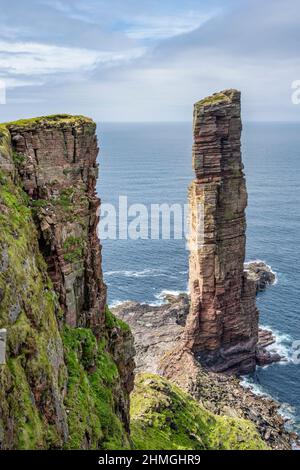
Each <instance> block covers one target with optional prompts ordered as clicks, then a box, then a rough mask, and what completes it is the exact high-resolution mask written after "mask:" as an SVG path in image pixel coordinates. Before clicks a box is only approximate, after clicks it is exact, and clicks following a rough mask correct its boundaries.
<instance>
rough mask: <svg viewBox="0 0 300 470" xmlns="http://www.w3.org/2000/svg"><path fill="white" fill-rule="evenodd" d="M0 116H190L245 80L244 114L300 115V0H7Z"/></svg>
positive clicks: (1, 30) (2, 7)
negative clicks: (296, 91) (299, 96)
mask: <svg viewBox="0 0 300 470" xmlns="http://www.w3.org/2000/svg"><path fill="white" fill-rule="evenodd" d="M0 13H1V16H0V80H2V81H4V82H5V83H6V87H7V103H6V104H5V105H0V113H1V119H0V120H1V121H5V120H10V119H15V118H19V117H26V116H34V115H43V114H52V113H57V112H67V113H75V114H86V115H89V116H92V117H93V118H94V119H95V120H97V121H170V120H171V121H187V120H190V119H191V116H192V105H193V103H194V102H195V101H197V100H198V99H200V98H202V97H204V96H206V95H208V94H210V93H212V92H215V91H219V90H222V89H224V88H228V87H230V88H231V87H235V88H239V89H241V91H242V93H243V113H244V119H245V120H277V121H281V120H294V121H298V120H300V105H299V106H296V105H294V104H292V101H291V94H292V89H291V85H292V82H293V81H294V80H300V54H299V44H300V28H299V24H300V5H299V0H264V1H262V0H222V1H220V0H184V1H182V0H181V1H179V0H172V1H171V0H160V1H158V0H139V1H138V0H53V1H51V0H26V2H25V1H20V0H0Z"/></svg>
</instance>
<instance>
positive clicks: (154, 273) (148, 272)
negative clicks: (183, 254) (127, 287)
mask: <svg viewBox="0 0 300 470" xmlns="http://www.w3.org/2000/svg"><path fill="white" fill-rule="evenodd" d="M104 276H124V277H168V276H169V274H167V273H165V272H163V271H162V270H160V269H143V270H141V271H126V270H124V271H106V272H105V273H104Z"/></svg>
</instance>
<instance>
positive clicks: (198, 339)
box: [185, 90, 258, 373]
mask: <svg viewBox="0 0 300 470" xmlns="http://www.w3.org/2000/svg"><path fill="white" fill-rule="evenodd" d="M240 108H241V103H240V93H239V92H238V91H236V90H226V91H224V92H222V93H218V94H215V95H213V96H211V97H209V98H206V99H204V100H202V101H200V102H198V103H196V104H195V107H194V126H193V127H194V146H193V167H194V170H195V175H196V179H195V180H194V181H193V182H192V184H191V187H190V191H189V204H190V220H191V234H190V263H189V285H190V293H191V309H190V314H189V316H188V319H187V323H186V332H185V341H186V346H187V347H188V348H190V349H191V350H192V351H193V352H194V354H195V355H196V357H197V358H198V360H199V361H200V362H201V363H202V364H204V365H205V366H206V367H209V368H211V369H212V370H214V371H219V372H225V371H226V372H231V373H235V372H249V371H252V370H254V368H255V365H256V358H255V355H256V345H257V341H258V311H257V309H256V305H255V283H254V282H253V280H252V279H251V278H250V277H249V276H248V275H247V273H245V272H244V261H245V243H246V237H245V231H246V219H245V208H246V205H247V191H246V183H245V177H244V173H243V164H242V159H241V150H240V148H241V129H242V124H241V109H240Z"/></svg>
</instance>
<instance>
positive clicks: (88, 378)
mask: <svg viewBox="0 0 300 470" xmlns="http://www.w3.org/2000/svg"><path fill="white" fill-rule="evenodd" d="M63 343H64V347H65V352H66V364H67V368H68V386H67V395H66V399H65V405H66V408H67V413H68V423H69V433H70V438H69V440H68V442H67V443H66V445H65V448H67V449H82V448H89V449H127V448H129V447H130V445H129V441H128V437H127V435H126V432H125V431H124V427H123V424H122V422H121V420H120V419H119V418H118V417H117V415H116V413H115V410H114V399H113V394H114V390H115V388H117V386H118V378H119V373H118V368H117V366H116V364H115V362H114V361H113V359H112V357H111V355H110V354H109V353H108V352H107V350H106V343H107V340H106V339H103V340H102V341H100V342H99V343H98V342H97V340H96V338H95V336H94V335H93V333H92V331H91V330H90V329H88V328H76V329H72V328H70V327H67V326H66V327H65V328H64V332H63Z"/></svg>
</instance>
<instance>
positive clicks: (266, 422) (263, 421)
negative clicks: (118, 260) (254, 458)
mask: <svg viewBox="0 0 300 470" xmlns="http://www.w3.org/2000/svg"><path fill="white" fill-rule="evenodd" d="M167 301H168V302H167V303H166V304H165V305H161V306H150V305H145V304H139V303H137V302H126V303H124V304H122V305H120V306H118V307H115V308H113V309H112V311H113V312H114V313H115V315H117V316H118V317H119V318H122V320H124V321H126V322H127V323H128V324H129V325H130V327H131V330H132V332H133V334H134V338H135V349H136V357H135V360H136V366H137V371H138V372H151V373H155V374H160V375H163V376H165V377H166V378H167V379H168V380H170V381H172V382H174V383H176V384H177V385H178V386H179V387H181V388H182V389H183V390H185V391H187V392H189V393H190V394H191V395H192V396H193V397H195V398H196V399H197V400H198V401H200V402H201V404H202V405H203V406H204V407H205V408H206V409H208V410H210V411H212V412H213V413H215V414H218V415H225V416H230V417H232V418H234V417H235V418H245V419H249V420H250V421H252V422H253V423H254V424H255V426H256V427H257V429H258V431H259V433H260V435H261V437H262V438H263V439H264V440H265V441H266V443H267V444H268V445H269V446H271V447H272V448H273V449H290V448H291V446H292V442H293V440H294V439H296V436H294V435H293V434H290V433H289V432H287V431H286V430H285V424H286V420H285V419H284V418H283V417H282V416H281V415H280V413H279V408H280V404H279V403H278V402H276V401H274V400H272V399H270V398H268V397H261V396H257V395H255V394H254V393H253V392H252V391H251V390H250V389H245V388H244V387H243V386H242V385H241V383H240V380H239V379H238V378H236V377H233V376H230V375H227V374H226V375H225V374H221V373H214V372H212V371H209V370H207V369H204V367H203V366H201V364H200V363H199V362H198V361H197V360H195V357H194V355H193V353H192V352H191V351H190V350H189V349H188V348H185V347H182V344H183V337H184V332H185V319H186V317H187V315H188V312H189V297H188V296H187V294H181V295H180V296H178V297H177V296H168V299H167ZM259 336H260V338H261V339H260V340H261V344H262V347H264V348H265V347H267V346H268V345H270V344H273V342H274V337H273V336H272V334H271V333H270V332H265V331H260V333H259Z"/></svg>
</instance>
